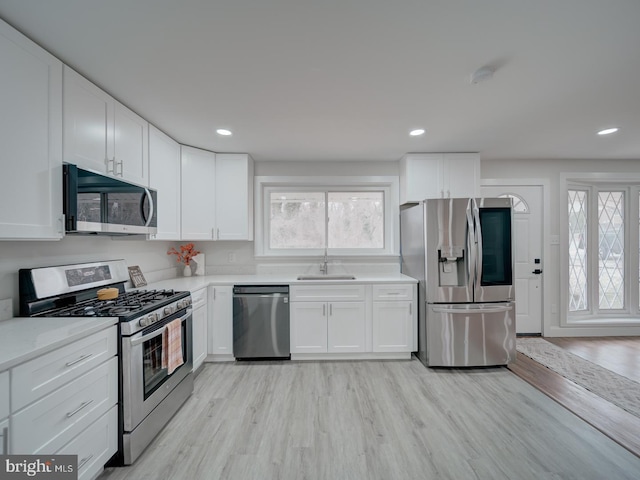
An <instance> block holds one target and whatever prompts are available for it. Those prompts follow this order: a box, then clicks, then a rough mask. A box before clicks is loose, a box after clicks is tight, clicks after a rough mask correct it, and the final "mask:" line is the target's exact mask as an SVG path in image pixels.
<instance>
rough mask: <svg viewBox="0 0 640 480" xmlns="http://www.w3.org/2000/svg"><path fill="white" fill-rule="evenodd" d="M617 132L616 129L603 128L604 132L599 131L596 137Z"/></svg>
mask: <svg viewBox="0 0 640 480" xmlns="http://www.w3.org/2000/svg"><path fill="white" fill-rule="evenodd" d="M617 131H618V127H613V128H605V129H604V130H600V131H599V132H598V135H609V134H611V133H616V132H617Z"/></svg>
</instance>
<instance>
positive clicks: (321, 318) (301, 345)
mask: <svg viewBox="0 0 640 480" xmlns="http://www.w3.org/2000/svg"><path fill="white" fill-rule="evenodd" d="M289 319H290V322H291V323H290V337H291V353H326V352H327V345H328V343H327V302H291V303H290V305H289Z"/></svg>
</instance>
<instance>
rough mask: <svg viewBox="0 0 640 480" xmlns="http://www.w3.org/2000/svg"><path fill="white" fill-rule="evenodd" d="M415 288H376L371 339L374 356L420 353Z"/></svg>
mask: <svg viewBox="0 0 640 480" xmlns="http://www.w3.org/2000/svg"><path fill="white" fill-rule="evenodd" d="M417 293H418V292H417V287H416V285H415V284H414V285H410V284H403V285H394V284H387V285H374V286H373V294H372V299H373V308H372V311H373V313H372V317H373V322H372V339H373V351H374V352H394V353H396V352H412V351H415V350H417V321H418V319H417V309H416V306H415V299H416V297H417Z"/></svg>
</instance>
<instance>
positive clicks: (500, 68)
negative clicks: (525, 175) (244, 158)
mask: <svg viewBox="0 0 640 480" xmlns="http://www.w3.org/2000/svg"><path fill="white" fill-rule="evenodd" d="M0 18H3V19H4V20H6V21H7V22H8V23H10V24H12V25H13V26H14V27H16V28H17V29H18V30H20V31H22V32H23V33H25V34H26V35H27V36H29V37H31V38H32V39H33V40H35V41H36V42H38V43H40V44H41V45H43V46H44V47H45V48H47V49H48V50H49V51H51V52H52V53H53V54H55V55H56V56H58V57H59V58H60V59H61V60H62V61H64V62H65V63H67V64H68V65H70V66H72V67H74V68H75V69H77V70H78V71H79V72H80V73H82V74H84V75H85V76H87V77H88V78H89V79H91V80H92V81H94V82H95V83H97V84H98V85H100V86H101V87H102V88H104V89H105V90H107V91H108V92H109V93H111V94H112V95H113V96H115V97H116V98H118V99H119V100H120V101H122V102H123V103H125V104H126V105H128V106H129V107H131V108H132V109H133V110H135V111H136V112H138V113H139V114H140V115H142V116H144V117H145V118H147V119H148V120H149V121H150V122H151V123H153V124H155V125H156V126H157V127H159V128H160V129H162V130H164V131H165V132H166V133H168V134H169V135H171V136H172V137H174V138H175V139H176V140H178V141H179V142H180V143H183V144H188V145H193V146H197V147H201V148H206V149H210V150H214V151H218V152H249V153H250V154H251V155H252V156H253V157H254V158H255V159H256V160H397V159H398V158H400V157H401V156H402V155H403V154H404V153H406V152H469V151H479V152H480V153H481V156H482V158H483V159H494V158H495V159H542V158H552V159H567V158H570V159H586V158H589V159H618V158H619V159H640V1H638V0H606V1H603V0H535V1H534V0H529V1H527V0H438V1H436V0H393V1H391V0H179V1H178V0H0ZM483 65H492V66H493V67H495V68H496V69H497V70H496V72H495V75H494V77H493V79H491V80H489V81H486V82H484V83H479V84H476V85H471V84H470V81H469V78H470V75H471V73H472V72H473V71H474V70H476V69H477V68H479V67H481V66H483ZM612 125H615V126H618V127H620V131H619V132H618V133H616V134H614V135H610V136H608V137H599V136H597V135H596V131H597V130H599V129H602V128H605V127H609V126H612ZM218 127H227V128H230V129H231V130H233V132H234V135H233V136H232V137H229V138H222V137H220V136H218V135H216V134H215V133H214V130H215V129H216V128H218ZM417 127H423V128H426V130H427V132H426V134H425V135H424V136H422V137H418V138H413V137H409V136H408V131H409V130H410V129H413V128H417Z"/></svg>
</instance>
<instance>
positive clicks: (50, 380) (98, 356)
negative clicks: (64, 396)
mask: <svg viewBox="0 0 640 480" xmlns="http://www.w3.org/2000/svg"><path fill="white" fill-rule="evenodd" d="M117 338H118V327H117V326H115V325H114V326H113V327H109V328H107V329H105V330H102V331H100V332H98V333H95V334H93V335H91V336H89V337H86V338H83V339H81V340H78V341H77V342H73V343H72V344H70V345H65V346H64V347H62V348H58V349H57V350H54V351H53V352H50V353H47V354H45V355H42V356H41V357H38V358H34V359H33V360H31V361H29V362H27V363H23V364H22V365H18V366H17V367H15V368H14V369H13V371H12V377H11V401H12V405H11V406H12V410H13V411H14V412H15V411H16V410H19V409H21V408H22V407H24V406H26V405H28V404H30V403H31V402H33V401H35V400H37V399H38V398H40V397H42V396H44V395H46V394H48V393H50V392H52V391H54V390H55V389H56V388H58V387H61V386H62V385H64V384H65V383H67V382H69V381H71V380H73V379H74V378H77V377H79V376H80V375H82V374H83V373H85V372H88V371H89V370H91V369H92V368H94V367H96V366H97V365H99V364H101V363H103V362H105V361H106V360H108V359H109V357H113V356H115V355H116V354H117V353H118V345H117V343H118V340H117Z"/></svg>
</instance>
